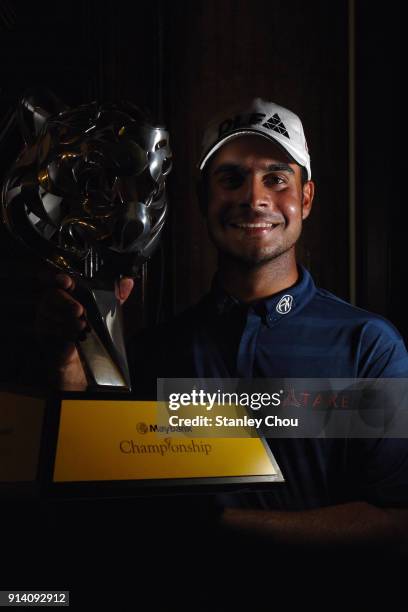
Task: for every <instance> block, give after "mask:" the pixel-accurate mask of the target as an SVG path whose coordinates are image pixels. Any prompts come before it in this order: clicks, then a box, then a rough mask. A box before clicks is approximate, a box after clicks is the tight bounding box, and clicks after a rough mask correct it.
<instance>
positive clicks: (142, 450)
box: [119, 438, 212, 457]
mask: <svg viewBox="0 0 408 612" xmlns="http://www.w3.org/2000/svg"><path fill="white" fill-rule="evenodd" d="M119 448H120V452H121V453H124V454H125V455H129V454H133V455H161V456H162V457H164V456H165V455H167V454H169V453H174V454H176V455H180V454H182V453H186V454H188V453H201V454H204V455H209V454H210V453H211V451H212V445H211V444H208V443H207V442H206V443H204V442H200V443H196V442H194V440H191V442H190V443H189V444H184V443H176V442H174V441H172V439H171V438H164V440H163V441H162V442H160V443H158V444H138V443H137V442H135V440H121V442H120V443H119Z"/></svg>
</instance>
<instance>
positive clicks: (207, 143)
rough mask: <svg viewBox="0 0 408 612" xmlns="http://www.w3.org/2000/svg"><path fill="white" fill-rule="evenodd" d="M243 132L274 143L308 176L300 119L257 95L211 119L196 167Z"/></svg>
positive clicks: (307, 160) (309, 175) (306, 155)
mask: <svg viewBox="0 0 408 612" xmlns="http://www.w3.org/2000/svg"><path fill="white" fill-rule="evenodd" d="M245 134H259V135H260V136H262V137H265V138H267V139H269V140H272V141H273V142H275V143H278V144H279V145H280V146H281V147H282V148H283V149H284V150H285V151H286V152H287V153H288V154H289V156H290V157H291V158H292V159H293V160H294V161H295V162H296V163H298V164H299V165H300V166H304V167H305V168H306V170H307V175H308V179H310V178H311V169H310V156H309V152H308V148H307V143H306V138H305V135H304V132H303V126H302V122H301V121H300V119H299V117H298V116H297V115H295V113H292V111H290V110H288V109H287V108H284V107H283V106H279V105H278V104H275V103H274V102H267V101H265V100H262V99H261V98H255V99H254V100H252V102H251V105H250V107H249V108H247V109H244V110H241V111H239V110H237V109H235V112H234V111H231V112H230V113H228V114H224V116H223V117H221V118H220V117H218V118H217V119H215V120H214V121H212V122H211V123H210V124H209V125H208V127H207V129H206V131H205V133H204V138H203V148H202V154H201V159H200V163H199V169H200V170H203V168H204V167H205V164H206V163H207V161H208V160H209V159H210V157H211V156H212V155H213V154H214V153H215V152H216V151H217V150H218V149H219V148H220V147H222V145H224V144H225V143H227V142H229V141H230V140H233V139H234V138H237V137H238V136H242V135H245Z"/></svg>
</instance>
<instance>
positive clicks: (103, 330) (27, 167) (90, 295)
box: [2, 91, 172, 388]
mask: <svg viewBox="0 0 408 612" xmlns="http://www.w3.org/2000/svg"><path fill="white" fill-rule="evenodd" d="M18 118H19V123H20V129H21V133H22V135H23V138H24V141H25V147H24V149H23V151H22V152H21V154H20V156H19V157H18V159H17V160H16V162H15V164H14V166H13V168H12V169H11V171H10V173H9V175H8V177H7V178H6V181H5V183H4V186H3V190H2V216H3V221H4V222H5V224H6V226H7V227H8V229H9V230H10V232H11V233H12V234H13V235H14V236H16V237H17V238H18V240H19V241H20V243H22V244H23V245H24V246H25V247H27V248H28V249H30V250H32V251H35V252H36V253H38V254H40V255H41V256H42V257H43V258H44V259H45V260H46V261H47V262H48V263H50V264H52V265H53V266H54V267H56V268H58V269H59V270H61V271H63V272H66V273H68V274H71V275H73V276H74V277H76V279H77V287H79V291H80V294H81V299H82V301H83V302H85V303H86V310H87V317H88V320H89V322H90V324H91V327H92V330H91V332H90V333H89V334H88V337H87V339H86V340H84V341H82V342H81V343H80V345H79V348H80V352H81V354H82V356H83V360H84V362H85V365H86V368H87V370H88V375H89V377H90V380H93V381H94V382H95V384H97V385H100V386H115V387H124V388H128V387H129V385H130V383H129V373H128V369H127V364H126V357H125V351H124V343H123V334H122V332H121V330H120V323H119V319H118V317H119V314H118V313H119V310H120V307H119V304H118V303H117V302H116V298H115V297H114V287H115V283H116V282H117V281H118V280H119V279H120V278H121V277H123V276H134V275H135V274H136V273H137V270H138V268H139V267H140V265H141V264H142V263H144V262H145V261H146V260H147V259H148V258H149V257H150V256H151V255H152V253H153V252H154V250H155V248H156V246H157V245H158V241H159V237H160V233H161V231H162V229H163V226H164V222H165V219H166V216H167V199H166V191H165V181H166V177H167V175H168V174H169V172H170V170H171V165H172V155H171V150H170V146H169V136H168V132H167V131H166V130H165V128H164V127H161V126H154V125H152V124H151V123H150V121H149V120H148V119H147V118H146V116H145V115H143V113H142V112H141V111H140V110H139V109H138V108H137V107H136V106H134V105H132V104H130V103H127V102H124V103H121V104H118V105H102V106H101V105H98V104H96V103H91V104H86V105H83V106H79V107H77V108H74V109H69V108H68V107H67V106H66V105H64V104H63V103H62V102H60V101H59V100H58V99H57V98H56V97H55V96H54V95H53V94H52V93H50V92H46V91H42V92H32V93H30V94H27V95H25V96H24V97H23V98H22V100H21V102H20V106H19V109H18ZM77 297H79V295H78V296H77ZM84 305H85V304H84ZM116 321H117V322H116ZM109 362H111V365H110V366H108V363H109Z"/></svg>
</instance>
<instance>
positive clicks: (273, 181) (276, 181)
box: [264, 174, 288, 187]
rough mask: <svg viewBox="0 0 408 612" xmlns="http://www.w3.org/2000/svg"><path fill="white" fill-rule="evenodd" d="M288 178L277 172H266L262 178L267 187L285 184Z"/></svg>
mask: <svg viewBox="0 0 408 612" xmlns="http://www.w3.org/2000/svg"><path fill="white" fill-rule="evenodd" d="M287 182H288V178H287V177H286V176H282V175H279V174H268V175H267V176H265V178H264V183H265V185H266V186H267V187H276V186H281V185H286V184H287Z"/></svg>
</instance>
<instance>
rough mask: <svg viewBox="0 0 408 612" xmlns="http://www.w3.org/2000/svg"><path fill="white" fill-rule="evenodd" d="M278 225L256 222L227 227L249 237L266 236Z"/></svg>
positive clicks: (232, 224) (234, 224)
mask: <svg viewBox="0 0 408 612" xmlns="http://www.w3.org/2000/svg"><path fill="white" fill-rule="evenodd" d="M278 225H280V223H267V222H264V221H256V222H252V223H249V222H236V223H229V224H228V226H229V227H231V228H233V229H238V230H240V231H241V232H243V233H245V234H246V235H249V236H262V235H264V234H268V233H269V232H271V231H272V230H273V229H275V227H278Z"/></svg>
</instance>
